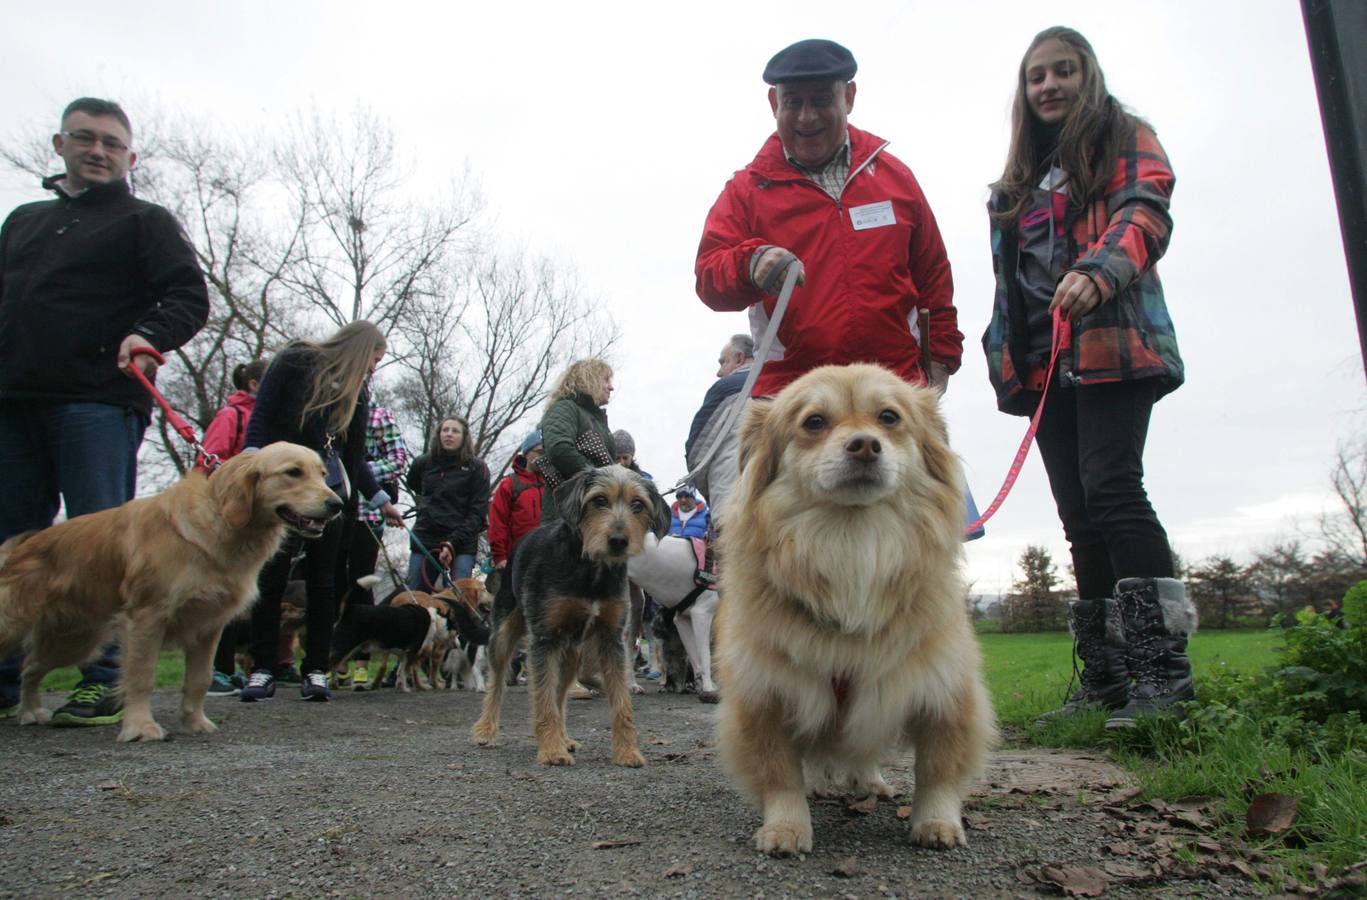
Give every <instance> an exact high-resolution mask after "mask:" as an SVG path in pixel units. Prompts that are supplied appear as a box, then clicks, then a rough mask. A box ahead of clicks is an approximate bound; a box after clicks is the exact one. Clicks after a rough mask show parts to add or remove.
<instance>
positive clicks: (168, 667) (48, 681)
mask: <svg viewBox="0 0 1367 900" xmlns="http://www.w3.org/2000/svg"><path fill="white" fill-rule="evenodd" d="M80 680H81V672H80V670H79V669H77V668H76V667H75V666H67V667H66V668H63V669H54V670H53V671H51V672H49V673H48V675H47V677H46V678H44V679H43V690H45V691H69V690H71V689H72V688H74V687H75V686H76V683H77V682H78V681H80ZM184 680H185V654H184V653H182V652H181V651H179V650H163V651H162V652H161V658H159V659H158V660H157V687H159V688H178V687H180V686H181V683H182V682H184Z"/></svg>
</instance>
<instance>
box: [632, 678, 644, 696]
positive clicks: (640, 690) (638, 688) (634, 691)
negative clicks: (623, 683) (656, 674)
mask: <svg viewBox="0 0 1367 900" xmlns="http://www.w3.org/2000/svg"><path fill="white" fill-rule="evenodd" d="M627 690H628V691H629V692H631V693H632V694H638V695H639V694H644V693H645V692H646V689H645V688H643V687H641V686H640V685H639V684H637V683H636V682H634V681H633V682H632V683H631V684H629V685H627Z"/></svg>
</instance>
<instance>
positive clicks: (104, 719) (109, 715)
mask: <svg viewBox="0 0 1367 900" xmlns="http://www.w3.org/2000/svg"><path fill="white" fill-rule="evenodd" d="M122 721H123V701H122V700H120V699H119V696H118V693H117V692H116V691H115V690H114V685H112V684H108V683H105V682H100V683H99V684H81V685H77V686H76V690H74V691H72V692H71V695H70V696H69V697H67V698H66V703H65V704H64V705H63V706H62V707H61V708H60V709H58V710H57V711H56V712H55V713H53V714H52V724H53V725H57V726H72V725H117V724H118V723H119V722H122Z"/></svg>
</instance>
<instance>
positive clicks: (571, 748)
mask: <svg viewBox="0 0 1367 900" xmlns="http://www.w3.org/2000/svg"><path fill="white" fill-rule="evenodd" d="M578 749H579V742H578V741H576V740H575V739H574V738H572V737H570V736H569V735H565V752H567V753H574V752H575V751H576V750H578Z"/></svg>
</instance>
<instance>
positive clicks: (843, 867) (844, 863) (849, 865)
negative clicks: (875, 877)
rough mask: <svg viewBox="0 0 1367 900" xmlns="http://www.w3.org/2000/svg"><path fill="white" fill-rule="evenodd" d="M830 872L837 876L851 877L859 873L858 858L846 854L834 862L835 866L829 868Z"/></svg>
mask: <svg viewBox="0 0 1367 900" xmlns="http://www.w3.org/2000/svg"><path fill="white" fill-rule="evenodd" d="M831 874H832V875H834V876H836V877H837V878H853V877H854V876H856V875H858V874H859V860H857V859H855V858H854V857H853V856H847V857H845V858H844V859H842V860H841V861H840V862H838V863H836V864H835V868H834V869H831Z"/></svg>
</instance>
